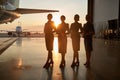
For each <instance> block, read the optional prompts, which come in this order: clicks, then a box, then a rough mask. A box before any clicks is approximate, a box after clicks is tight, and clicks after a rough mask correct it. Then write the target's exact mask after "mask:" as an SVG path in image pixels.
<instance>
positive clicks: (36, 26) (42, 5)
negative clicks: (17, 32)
mask: <svg viewBox="0 0 120 80" xmlns="http://www.w3.org/2000/svg"><path fill="white" fill-rule="evenodd" d="M19 7H20V8H33V9H55V10H59V11H60V12H58V13H52V14H53V20H54V22H59V17H60V16H61V15H65V16H66V22H67V23H69V25H70V24H71V23H72V22H73V21H74V19H73V18H74V15H75V14H79V15H80V21H79V22H80V23H82V24H83V23H85V15H86V14H87V0H20V5H19ZM47 14H48V13H37V14H29V15H21V17H20V18H19V19H17V20H15V21H14V22H12V23H9V24H2V25H0V29H7V30H11V29H15V28H16V26H17V25H18V22H21V26H22V28H23V29H28V30H40V31H42V30H43V27H44V24H45V23H46V21H47V18H46V16H47Z"/></svg>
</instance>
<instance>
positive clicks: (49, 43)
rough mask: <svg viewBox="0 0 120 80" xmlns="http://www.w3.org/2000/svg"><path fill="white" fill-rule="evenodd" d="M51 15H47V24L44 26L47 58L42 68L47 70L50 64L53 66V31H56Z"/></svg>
mask: <svg viewBox="0 0 120 80" xmlns="http://www.w3.org/2000/svg"><path fill="white" fill-rule="evenodd" d="M52 17H53V16H52V14H48V16H47V19H48V22H47V23H46V24H45V26H44V33H45V42H46V49H47V50H48V57H47V61H46V64H45V65H44V66H43V67H44V68H48V67H49V66H50V64H52V66H53V56H52V50H53V40H54V35H53V33H54V31H55V30H56V28H55V24H54V22H53V21H51V20H52Z"/></svg>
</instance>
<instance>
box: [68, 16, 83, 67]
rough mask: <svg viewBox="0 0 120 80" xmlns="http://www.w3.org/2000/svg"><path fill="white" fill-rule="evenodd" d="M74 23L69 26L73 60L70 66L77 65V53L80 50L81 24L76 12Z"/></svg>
mask: <svg viewBox="0 0 120 80" xmlns="http://www.w3.org/2000/svg"><path fill="white" fill-rule="evenodd" d="M74 21H75V22H74V23H72V24H71V26H70V32H71V39H72V46H73V51H74V54H73V62H72V65H71V67H75V66H79V54H78V51H79V50H80V33H82V24H81V23H79V22H78V21H79V15H78V14H76V15H75V16H74Z"/></svg>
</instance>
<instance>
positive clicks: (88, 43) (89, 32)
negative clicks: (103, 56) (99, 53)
mask: <svg viewBox="0 0 120 80" xmlns="http://www.w3.org/2000/svg"><path fill="white" fill-rule="evenodd" d="M86 21H87V22H86V23H85V24H84V26H83V36H84V45H85V51H86V63H85V64H84V65H85V66H86V67H87V68H89V67H90V58H91V52H92V50H93V46H92V37H93V35H94V34H95V30H94V26H93V24H92V22H91V17H90V16H89V15H86Z"/></svg>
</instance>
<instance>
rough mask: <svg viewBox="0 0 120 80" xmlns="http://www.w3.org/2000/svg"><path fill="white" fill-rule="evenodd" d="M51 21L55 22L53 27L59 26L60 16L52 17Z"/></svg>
mask: <svg viewBox="0 0 120 80" xmlns="http://www.w3.org/2000/svg"><path fill="white" fill-rule="evenodd" d="M53 21H54V22H55V26H56V27H57V26H58V25H59V24H60V22H61V21H60V16H58V15H55V16H54V17H53Z"/></svg>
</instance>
